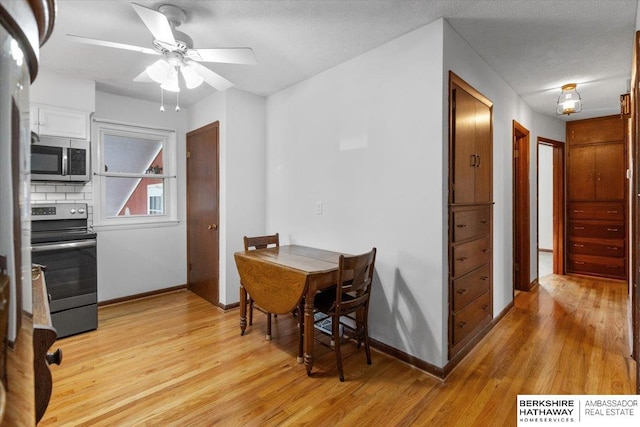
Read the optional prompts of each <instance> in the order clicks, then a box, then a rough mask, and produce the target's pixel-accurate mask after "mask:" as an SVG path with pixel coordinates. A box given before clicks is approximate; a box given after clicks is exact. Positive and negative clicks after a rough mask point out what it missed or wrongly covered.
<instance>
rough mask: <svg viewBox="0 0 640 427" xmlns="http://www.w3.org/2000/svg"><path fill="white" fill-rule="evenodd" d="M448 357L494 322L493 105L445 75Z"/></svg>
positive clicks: (454, 76)
mask: <svg viewBox="0 0 640 427" xmlns="http://www.w3.org/2000/svg"><path fill="white" fill-rule="evenodd" d="M449 77H450V80H449V104H450V114H449V117H450V123H449V358H450V359H451V358H453V357H454V356H455V355H456V354H458V353H459V352H460V351H461V350H462V349H463V348H464V347H465V346H466V345H468V344H469V343H470V342H471V341H472V340H473V338H474V337H475V336H476V335H477V334H478V333H479V332H480V331H481V330H482V328H483V327H484V326H486V325H487V324H488V323H489V322H490V321H491V319H492V318H493V293H492V265H493V262H492V257H493V251H492V234H493V233H492V221H493V191H492V186H493V181H492V173H493V168H492V158H493V131H492V123H493V120H492V113H493V108H492V107H493V104H492V102H491V101H489V100H488V99H487V98H486V97H484V96H483V95H482V94H480V93H479V92H478V91H477V90H475V89H474V88H472V87H471V86H469V85H468V84H467V83H465V82H464V81H463V80H462V79H461V78H459V77H458V76H456V75H455V74H454V73H450V75H449Z"/></svg>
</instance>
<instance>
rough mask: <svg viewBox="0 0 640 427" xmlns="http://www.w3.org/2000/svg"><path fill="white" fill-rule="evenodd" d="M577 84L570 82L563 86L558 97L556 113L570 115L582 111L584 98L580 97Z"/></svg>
mask: <svg viewBox="0 0 640 427" xmlns="http://www.w3.org/2000/svg"><path fill="white" fill-rule="evenodd" d="M577 86H578V85H577V84H575V83H568V84H566V85H564V86H562V93H561V94H560V96H559V97H558V106H557V107H556V114H566V115H570V114H573V113H579V112H580V111H582V98H580V94H579V93H578V91H577V90H576V87H577Z"/></svg>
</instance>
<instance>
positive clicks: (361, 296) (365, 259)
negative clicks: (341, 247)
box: [336, 248, 376, 312]
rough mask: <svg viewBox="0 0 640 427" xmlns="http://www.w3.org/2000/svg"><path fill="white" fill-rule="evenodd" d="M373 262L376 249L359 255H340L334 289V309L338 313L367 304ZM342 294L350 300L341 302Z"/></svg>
mask: <svg viewBox="0 0 640 427" xmlns="http://www.w3.org/2000/svg"><path fill="white" fill-rule="evenodd" d="M375 260H376V248H373V249H372V250H371V251H370V252H367V253H364V254H361V255H355V256H346V255H340V260H339V262H338V283H337V289H336V308H338V307H339V308H338V309H339V310H340V311H342V312H344V311H352V310H356V309H357V308H358V307H360V306H362V305H364V304H366V303H367V300H368V299H369V294H370V292H371V284H372V282H373V271H374V265H375ZM343 294H349V295H350V297H351V298H349V299H348V300H347V299H345V300H344V301H343V300H342V299H343V298H342V295H343Z"/></svg>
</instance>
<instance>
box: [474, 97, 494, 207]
mask: <svg viewBox="0 0 640 427" xmlns="http://www.w3.org/2000/svg"><path fill="white" fill-rule="evenodd" d="M475 136H476V138H475V139H476V154H477V156H478V157H477V159H476V168H475V188H474V190H475V193H474V196H475V197H474V198H475V203H489V202H491V200H492V194H491V193H492V191H491V190H492V188H491V187H492V182H493V180H492V176H491V171H492V170H493V168H492V162H493V158H492V157H493V144H492V140H491V110H490V108H489V107H488V106H486V105H484V104H483V103H482V102H480V101H477V100H476V135H475Z"/></svg>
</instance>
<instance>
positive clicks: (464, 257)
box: [456, 256, 468, 261]
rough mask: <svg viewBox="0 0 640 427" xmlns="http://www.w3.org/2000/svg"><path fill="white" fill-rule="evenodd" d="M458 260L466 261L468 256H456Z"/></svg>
mask: <svg viewBox="0 0 640 427" xmlns="http://www.w3.org/2000/svg"><path fill="white" fill-rule="evenodd" d="M456 259H457V260H458V261H466V260H467V259H468V258H467V257H466V256H461V257H460V258H456Z"/></svg>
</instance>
